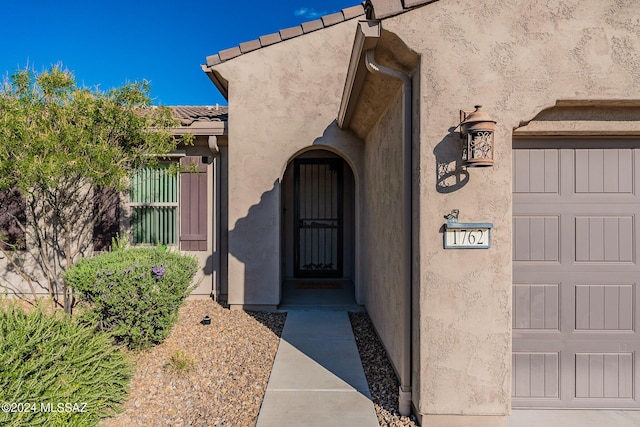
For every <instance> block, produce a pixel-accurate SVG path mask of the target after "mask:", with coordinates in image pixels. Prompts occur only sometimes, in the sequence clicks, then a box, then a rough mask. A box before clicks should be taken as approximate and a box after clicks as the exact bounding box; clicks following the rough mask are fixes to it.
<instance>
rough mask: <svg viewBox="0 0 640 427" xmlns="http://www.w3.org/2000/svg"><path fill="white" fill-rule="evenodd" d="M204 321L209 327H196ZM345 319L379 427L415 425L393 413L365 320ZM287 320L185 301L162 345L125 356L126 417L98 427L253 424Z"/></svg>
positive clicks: (388, 382) (383, 363)
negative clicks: (129, 366) (128, 368)
mask: <svg viewBox="0 0 640 427" xmlns="http://www.w3.org/2000/svg"><path fill="white" fill-rule="evenodd" d="M205 316H209V317H210V318H211V324H210V325H202V324H201V323H200V322H201V320H202V319H203V318H204V317H205ZM350 318H351V322H352V325H353V327H354V334H355V336H356V343H357V344H358V348H359V350H360V353H361V357H362V361H363V365H364V368H365V374H366V376H367V380H368V381H369V387H370V389H371V393H372V397H373V401H374V405H375V407H376V413H377V415H378V420H379V422H380V425H381V426H384V427H386V426H394V427H397V426H416V425H417V424H416V423H415V420H414V419H412V418H407V417H400V416H399V415H398V414H397V409H396V408H397V397H398V396H397V390H398V384H397V380H396V378H395V375H394V372H393V369H392V368H391V365H390V363H389V362H388V360H387V358H386V357H385V355H384V354H385V353H384V350H383V349H382V346H381V345H380V343H379V341H378V339H377V336H376V335H375V332H374V331H373V328H372V326H371V323H370V321H369V318H368V317H367V315H366V314H361V313H354V314H352V315H350ZM285 319H286V314H285V313H265V312H243V311H235V310H234V311H231V310H228V309H226V308H223V307H221V306H220V305H218V304H217V303H215V302H213V301H211V300H192V301H187V302H186V303H185V305H184V306H183V307H182V308H181V309H180V317H179V320H178V323H177V324H176V326H175V327H174V329H173V330H172V332H171V334H170V336H169V337H168V338H167V339H166V341H165V342H164V343H162V344H161V345H159V346H156V347H154V348H152V349H150V350H147V351H142V352H136V353H131V355H132V358H133V360H134V365H135V367H136V370H135V374H134V377H133V379H132V381H131V392H130V395H129V399H128V400H127V402H126V403H125V404H124V412H122V413H121V414H119V415H118V416H116V417H114V418H111V419H109V420H107V421H105V422H104V423H103V425H104V426H107V427H120V426H122V427H130V426H176V427H180V426H229V427H243V426H254V425H255V423H256V420H257V417H258V412H259V410H260V405H261V403H262V399H263V396H264V393H265V390H266V388H267V382H268V380H269V374H270V372H271V367H272V365H273V360H274V358H275V354H276V351H277V349H278V343H279V337H280V335H281V333H282V328H283V326H284V322H285ZM336 416H339V414H336ZM301 427H304V426H301Z"/></svg>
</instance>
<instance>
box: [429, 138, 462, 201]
mask: <svg viewBox="0 0 640 427" xmlns="http://www.w3.org/2000/svg"><path fill="white" fill-rule="evenodd" d="M455 129H456V128H453V127H452V128H449V134H447V135H446V136H445V137H444V138H442V140H441V141H440V142H439V143H438V144H437V145H436V146H435V148H434V149H433V154H434V155H435V157H436V191H437V192H438V193H453V192H454V191H457V190H459V189H461V188H462V187H464V186H465V185H467V183H468V182H469V172H468V171H467V170H466V169H464V168H463V165H464V161H463V159H462V142H463V141H462V139H460V134H459V133H458V132H456V131H455Z"/></svg>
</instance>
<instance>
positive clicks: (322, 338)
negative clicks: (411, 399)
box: [256, 311, 379, 427]
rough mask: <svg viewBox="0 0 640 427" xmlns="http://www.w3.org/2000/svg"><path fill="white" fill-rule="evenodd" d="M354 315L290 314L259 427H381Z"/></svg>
mask: <svg viewBox="0 0 640 427" xmlns="http://www.w3.org/2000/svg"><path fill="white" fill-rule="evenodd" d="M370 397H371V394H370V392H369V386H368V385H367V380H366V378H365V375H364V370H363V369H362V363H361V361H360V355H359V353H358V348H357V347H356V343H355V339H354V337H353V332H352V330H351V323H350V322H349V315H348V314H347V312H345V311H289V313H288V314H287V320H286V322H285V325H284V330H283V331H282V338H281V339H280V346H279V347H278V352H277V353H276V358H275V361H274V364H273V369H272V370H271V377H270V378H269V384H268V385H267V391H266V394H265V397H264V400H263V402H262V407H261V409H260V414H259V416H258V423H257V424H256V427H285V426H296V427H300V426H304V427H316V426H317V427H327V426H332V427H343V426H344V427H353V426H358V427H378V426H379V424H378V420H377V418H376V414H375V410H374V408H373V403H372V402H371V399H370Z"/></svg>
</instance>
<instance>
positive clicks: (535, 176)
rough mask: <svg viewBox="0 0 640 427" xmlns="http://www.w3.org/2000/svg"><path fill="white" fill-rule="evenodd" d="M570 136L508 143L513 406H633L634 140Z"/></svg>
mask: <svg viewBox="0 0 640 427" xmlns="http://www.w3.org/2000/svg"><path fill="white" fill-rule="evenodd" d="M580 143H581V142H579V141H572V142H570V143H569V144H567V145H568V146H570V148H564V147H562V145H565V144H564V143H558V146H557V147H553V143H552V142H550V141H545V142H544V144H541V145H540V146H536V145H535V144H534V145H532V146H531V147H526V146H524V145H523V144H521V143H518V144H516V146H517V147H518V148H517V149H514V157H513V159H514V184H515V182H516V180H517V181H519V185H518V186H515V185H514V194H513V215H514V218H513V247H514V252H513V266H514V276H513V277H514V285H513V352H514V358H513V364H514V371H513V378H512V381H513V390H514V392H513V406H515V407H518V406H528V407H558V408H598V407H600V408H605V407H607V408H633V409H638V408H640V399H639V396H638V395H637V393H636V392H635V390H638V389H640V379H639V377H640V376H638V375H637V374H636V367H637V363H638V357H639V354H640V336H639V333H638V331H639V330H640V323H639V319H638V316H636V312H637V309H638V299H639V297H638V293H637V292H636V282H637V280H638V277H640V265H638V263H637V245H638V244H639V243H640V237H639V236H638V234H639V233H638V232H637V227H636V223H635V219H636V218H637V216H638V213H640V195H637V194H635V190H636V188H637V187H638V185H640V173H638V172H640V170H636V169H637V168H638V167H640V166H639V165H638V162H637V161H636V156H637V153H638V148H636V146H634V145H633V144H632V143H630V142H629V141H628V140H627V141H621V142H620V144H619V145H618V146H615V145H612V144H616V142H615V141H613V140H609V141H604V140H603V141H593V140H589V141H585V142H584V147H581V146H580ZM639 143H640V142H637V141H636V142H635V144H639ZM536 147H538V148H536ZM520 151H522V153H520ZM552 153H553V154H552ZM554 159H555V160H554ZM554 161H555V162H556V163H554ZM520 167H522V168H523V171H518V170H517V169H518V168H520ZM549 171H554V173H551V175H552V180H551V181H550V183H549V185H547V183H545V184H544V185H542V184H540V182H541V181H542V182H544V179H545V175H544V174H545V173H549ZM521 172H522V173H521ZM534 180H537V182H535V183H534V182H533V181H534ZM555 184H557V186H555ZM552 361H555V362H552ZM553 363H556V364H557V366H555V368H554V364H553ZM550 384H553V385H550Z"/></svg>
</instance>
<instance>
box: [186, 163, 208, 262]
mask: <svg viewBox="0 0 640 427" xmlns="http://www.w3.org/2000/svg"><path fill="white" fill-rule="evenodd" d="M206 159H207V158H206V157H200V156H187V157H183V158H181V159H180V248H181V249H182V250H185V251H206V250H207V211H208V209H207V206H208V205H207V200H208V198H207V164H206Z"/></svg>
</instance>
